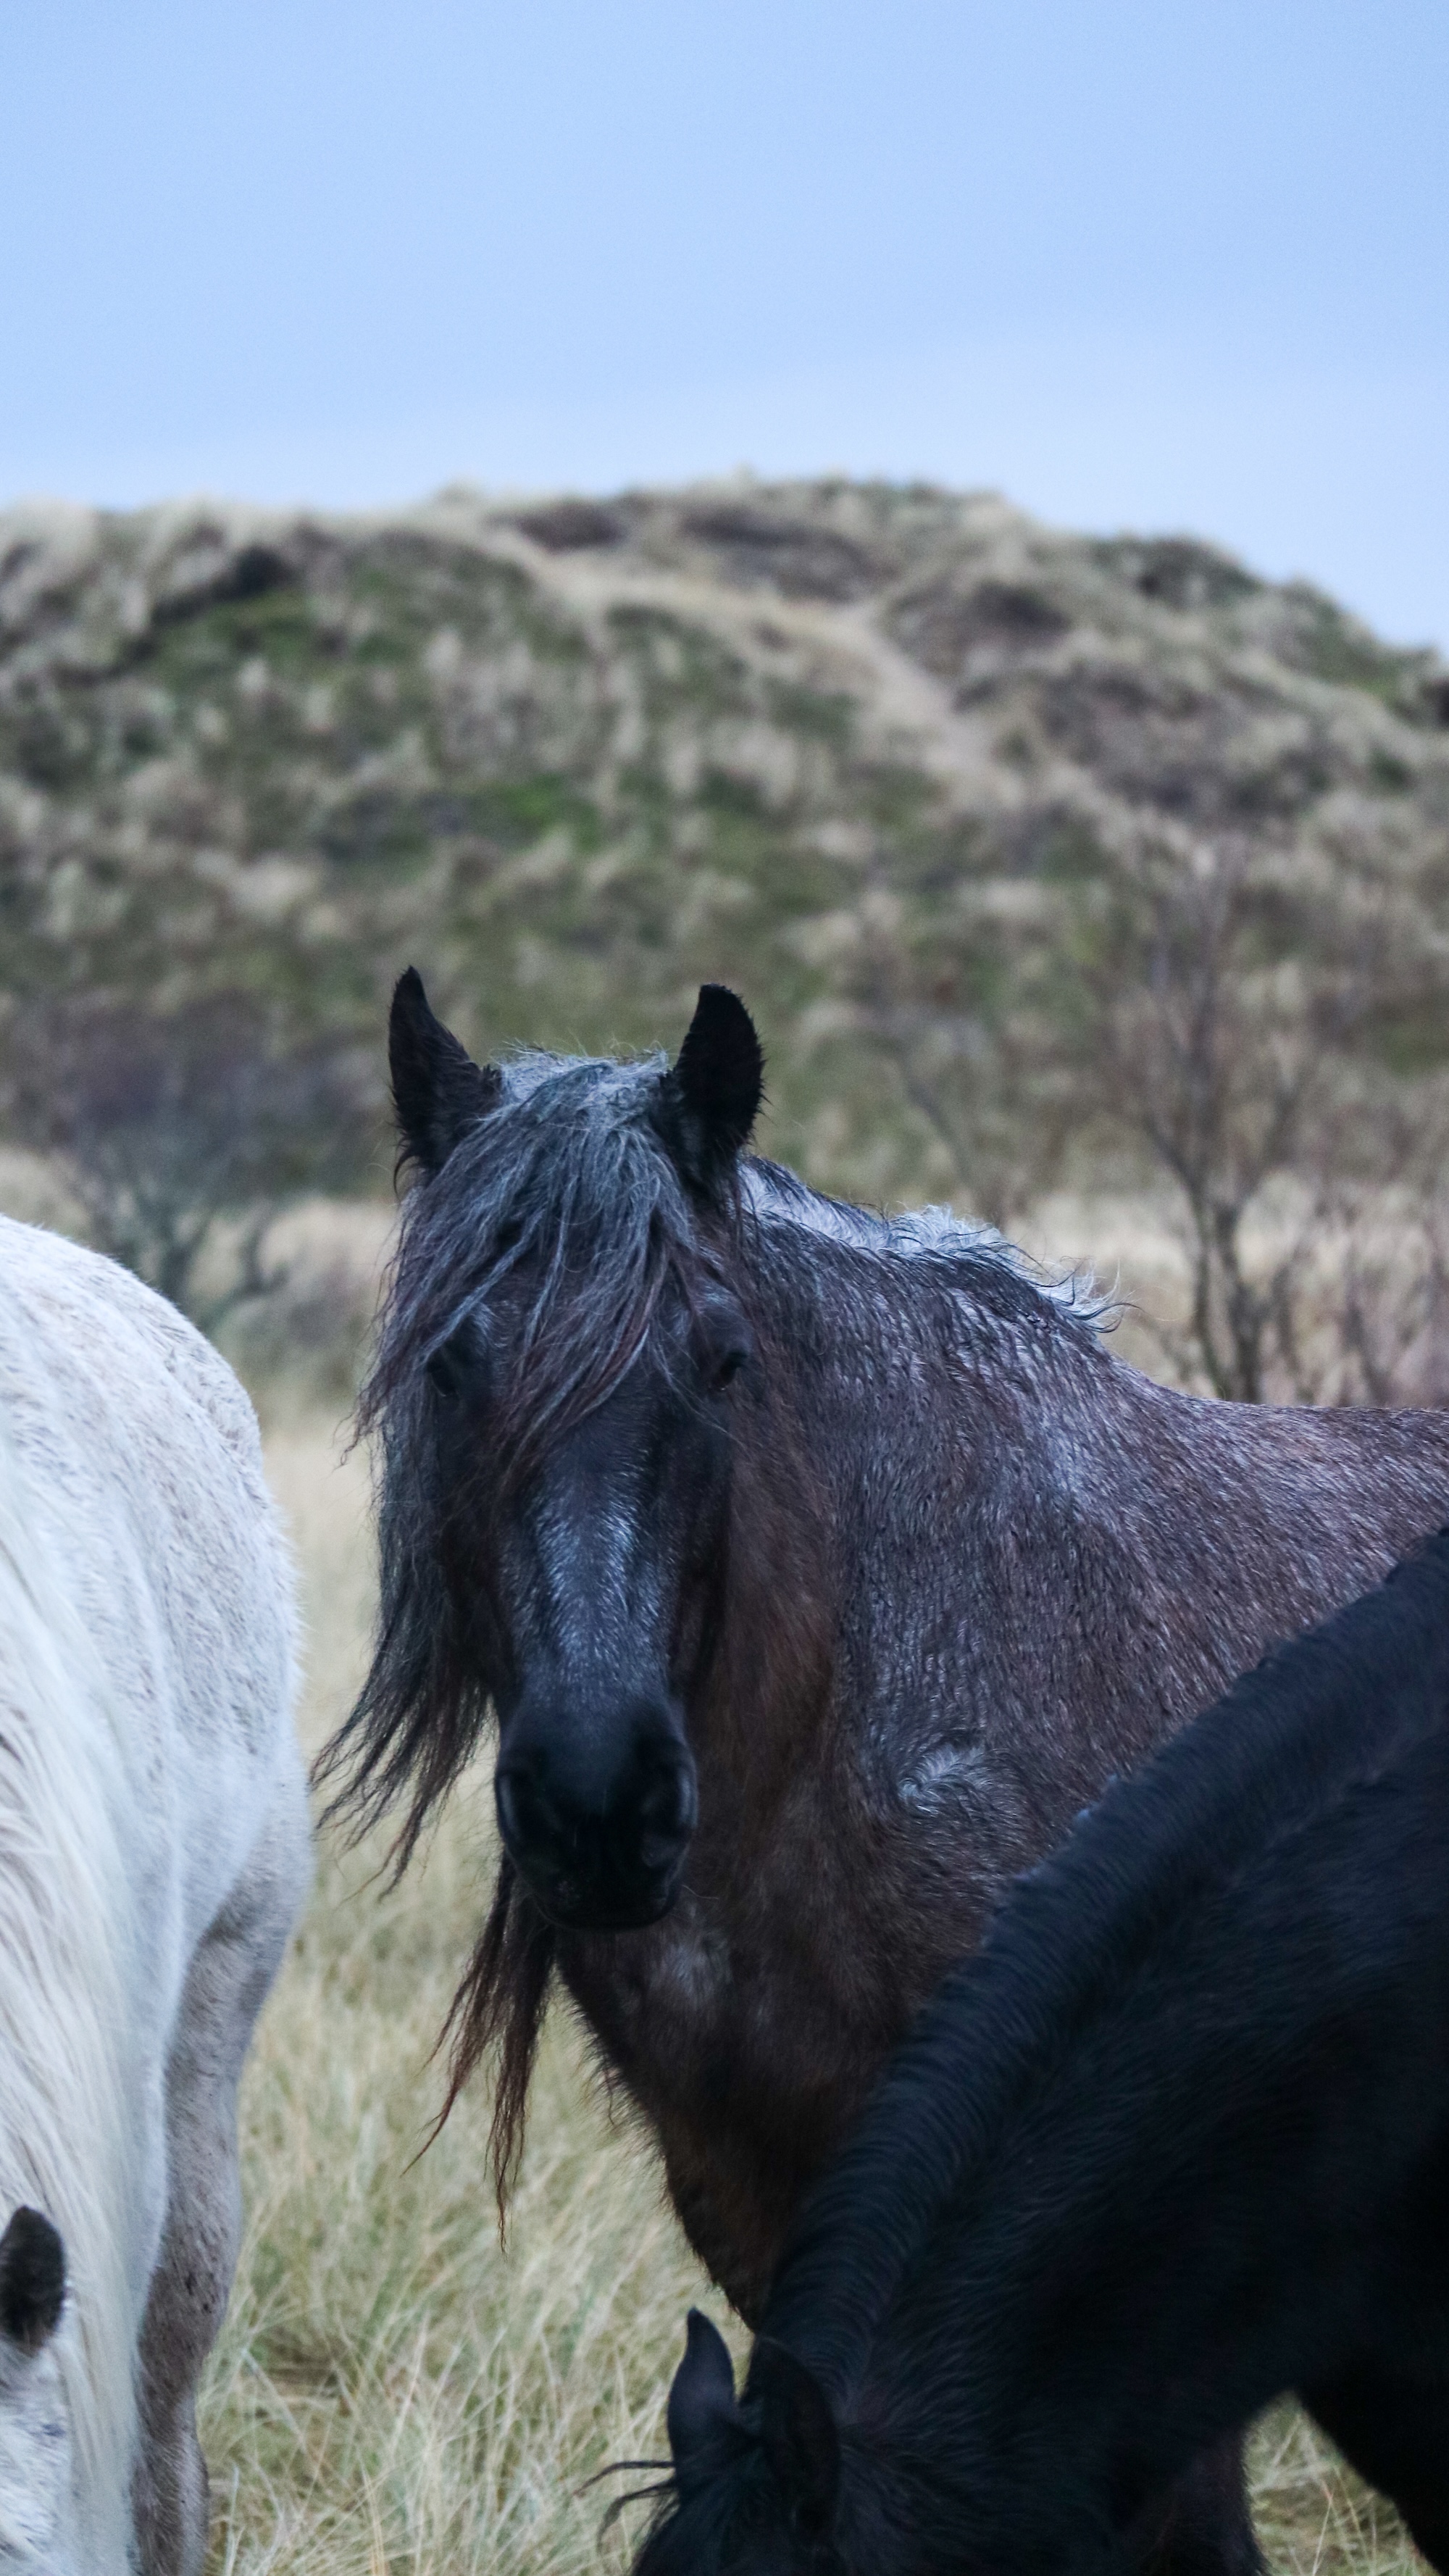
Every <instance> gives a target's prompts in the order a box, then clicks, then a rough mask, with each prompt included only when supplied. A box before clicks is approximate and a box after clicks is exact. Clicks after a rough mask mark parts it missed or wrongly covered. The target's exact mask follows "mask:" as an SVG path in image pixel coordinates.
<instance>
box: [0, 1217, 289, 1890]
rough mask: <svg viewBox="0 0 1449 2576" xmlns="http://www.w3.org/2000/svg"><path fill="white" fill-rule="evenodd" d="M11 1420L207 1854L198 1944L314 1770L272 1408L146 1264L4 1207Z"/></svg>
mask: <svg viewBox="0 0 1449 2576" xmlns="http://www.w3.org/2000/svg"><path fill="white" fill-rule="evenodd" d="M0 1428H3V1431H4V1433H5V1435H6V1438H7V1443H8V1446H9V1448H10V1450H11V1452H12V1454H13V1457H14V1459H15V1461H16V1465H17V1468H18V1472H19V1473H20V1475H21V1477H22V1478H23V1481H24V1485H25V1489H26V1502H27V1509H28V1510H29V1511H30V1512H31V1513H32V1514H33V1515H34V1519H35V1523H36V1528H35V1537H36V1542H37V1545H38V1546H39V1547H40V1548H41V1549H42V1550H43V1551H44V1554H45V1556H46V1558H47V1560H48V1563H49V1566H50V1570H51V1573H52V1575H53V1576H55V1577H57V1578H58V1579H59V1580H60V1581H61V1582H62V1583H63V1584H64V1586H65V1588H66V1591H67V1593H68V1595H69V1597H70V1599H71V1601H72V1603H73V1605H74V1608H75V1610H76V1612H77V1614H78V1617H79V1621H80V1623H81V1625H82V1626H83V1627H84V1629H85V1630H86V1632H87V1633H88V1635H89V1636H90V1638H91V1639H92V1641H93V1642H94V1644H95V1646H96V1648H97V1649H98V1651H99V1653H100V1655H101V1657H102V1659H103V1660H104V1663H105V1665H106V1669H107V1674H108V1678H109V1682H110V1687H111V1696H112V1700H113V1704H114V1705H115V1707H116V1710H117V1714H118V1725H119V1729H120V1732H121V1736H122V1747H121V1750H122V1756H123V1760H124V1763H125V1767H126V1769H127V1771H128V1773H129V1774H130V1777H131V1780H132V1784H133V1786H134V1788H135V1789H136V1790H137V1791H141V1790H143V1789H144V1791H145V1793H146V1795H147V1797H148V1800H149V1801H150V1802H151V1803H152V1809H153V1813H155V1814H157V1815H158V1819H159V1820H161V1821H163V1822H165V1823H166V1824H167V1825H169V1829H170V1832H171V1834H172V1835H173V1837H175V1838H177V1839H179V1840H184V1841H185V1842H186V1843H187V1845H188V1846H189V1848H190V1851H191V1855H192V1864H191V1867H190V1868H189V1869H188V1871H187V1872H186V1873H185V1875H186V1877H187V1878H188V1879H189V1880H191V1881H192V1882H194V1883H192V1884H190V1885H189V1886H188V1887H187V1889H186V1891H185V1896H184V1901H183V1910H184V1913H185V1915H186V1917H187V1929H188V1930H189V1932H190V1934H191V1937H192V1938H193V1939H194V1938H195V1937H196V1936H197V1935H198V1934H199V1932H200V1931H201V1930H202V1929H203V1928H204V1925H205V1921H206V1920H207V1919H208V1918H209V1914H210V1912H211V1911H213V1910H214V1908H215V1905H216V1903H217V1902H218V1901H219V1899H220V1898H221V1897H222V1896H224V1894H225V1881H226V1879H227V1877H228V1875H229V1874H230V1873H231V1872H232V1871H233V1870H234V1869H235V1868H236V1867H239V1866H240V1865H241V1864H242V1862H243V1861H244V1858H245V1853H246V1849H247V1847H248V1845H249V1842H250V1839H251V1837H252V1835H253V1833H254V1832H255V1831H256V1830H258V1829H259V1827H260V1824H261V1821H262V1818H263V1816H264V1813H265V1811H266V1809H267V1807H268V1805H269V1804H270V1803H271V1800H272V1798H273V1796H274V1794H275V1787H276V1784H277V1783H278V1782H285V1781H290V1782H292V1783H293V1784H295V1783H296V1782H297V1781H298V1779H299V1777H300V1772H299V1759H298V1755H297V1751H296V1745H295V1738H294V1735H293V1730H292V1719H291V1709H292V1700H293V1693H294V1669H295V1633H294V1610H293V1585H292V1574H291V1567H290V1563H289V1559H288V1553H287V1549H286V1545H285V1542H284V1539H283V1535H282V1531H281V1528H280V1525H279V1521H278V1518H277V1514H276V1511H275V1508H274V1506H273V1504H272V1502H271V1499H270V1497H269V1495H268V1492H267V1488H266V1483H265V1479H264V1476H263V1472H262V1458H261V1444H260V1440H259V1437H258V1432H257V1426H256V1418H255V1416H254V1414H253V1412H252V1409H251V1406H250V1404H249V1402H248V1400H247V1397H246V1395H245V1393H244V1392H243V1390H242V1388H241V1386H240V1385H239V1384H238V1381H237V1379H236V1378H235V1376H234V1375H233V1373H232V1371H231V1370H230V1369H229V1368H228V1367H227V1365H226V1363H225V1361H224V1360H222V1359H221V1357H220V1356H219V1354H218V1353H217V1352H216V1351H214V1350H213V1349H212V1348H211V1346H210V1345H209V1344H208V1343H207V1342H206V1341H205V1340H203V1338H202V1336H201V1335H200V1334H199V1333H198V1332H196V1331H195V1330H194V1328H193V1327H192V1326H191V1325H190V1324H188V1323H187V1322H186V1320H185V1318H184V1317H183V1316H181V1315H179V1314H178V1313H177V1312H176V1311H175V1309H174V1308H172V1307H170V1306H168V1305H167V1304H166V1303H165V1301H164V1300H163V1299H161V1298H160V1297H157V1296H155V1295H154V1294H153V1293H152V1292H151V1291H150V1290H149V1289H147V1288H145V1287H143V1286H142V1284H141V1283H140V1282H139V1281H138V1280H136V1279H134V1278H133V1277H132V1276H131V1275H130V1273H129V1272H127V1271H124V1270H121V1269H120V1268H118V1267H117V1265H116V1264H115V1263H113V1262H109V1261H106V1260H103V1259H102V1258H101V1257H100V1256H99V1255H97V1254H95V1253H91V1252H87V1251H85V1250H83V1249H82V1248H81V1247H79V1246H78V1245H75V1244H72V1243H68V1242H66V1241H64V1240H63V1239H62V1238H60V1237H58V1236H55V1235H49V1234H45V1233H42V1232H40V1231H39V1230H38V1229H36V1228H34V1227H29V1226H22V1225H17V1224H15V1223H13V1222H10V1221H8V1220H3V1219H0ZM158 1792H159V1801H160V1803H159V1809H158V1808H157V1807H156V1804H155V1801H156V1798H157V1794H158Z"/></svg>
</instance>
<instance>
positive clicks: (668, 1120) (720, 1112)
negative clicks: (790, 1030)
mask: <svg viewBox="0 0 1449 2576" xmlns="http://www.w3.org/2000/svg"><path fill="white" fill-rule="evenodd" d="M764 1087H765V1059H764V1056H763V1054H762V1053H761V1051H760V1041H759V1039H758V1037H757V1036H756V1034H755V1024H754V1021H753V1020H752V1019H751V1017H750V1015H749V1012H748V1011H747V1010H746V1009H745V1006H744V1003H743V1002H742V1001H741V1000H740V997H739V995H738V993H732V992H731V991H730V989H729V986H728V985H727V984H701V986H700V988H699V1000H698V1002H697V1003H696V1004H695V1010H694V1017H693V1019H692V1020H691V1021H690V1023H689V1027H688V1028H687V1029H686V1031H685V1035H684V1044H683V1046H682V1047H681V1048H680V1050H679V1054H678V1057H677V1058H676V1060H675V1062H674V1063H673V1064H672V1065H671V1066H670V1069H669V1071H668V1073H666V1075H665V1076H664V1079H663V1081H662V1083H661V1084H660V1087H659V1105H658V1111H657V1118H658V1124H659V1129H660V1133H661V1134H662V1136H663V1138H664V1141H665V1143H666V1145H667V1146H668V1147H669V1150H670V1153H671V1154H672V1155H673V1157H674V1160H675V1162H676V1163H677V1164H678V1166H679V1169H680V1171H681V1172H682V1173H683V1175H684V1178H685V1180H686V1181H687V1182H688V1183H689V1185H690V1187H691V1189H695V1190H698V1191H699V1192H700V1193H701V1194H702V1196H704V1197H706V1198H708V1197H711V1196H712V1195H713V1193H714V1191H715V1190H716V1189H717V1188H718V1186H719V1184H720V1182H721V1181H722V1180H723V1179H724V1178H725V1175H726V1174H727V1173H728V1171H729V1170H730V1167H731V1165H732V1164H733V1163H734V1161H735V1158H736V1156H737V1155H739V1154H740V1153H742V1152H743V1150H744V1148H745V1146H746V1145H747V1144H748V1143H749V1138H750V1129H751V1128H752V1127H753V1125H754V1123H755V1118H756V1115H757V1113H758V1111H759V1106H760V1102H761V1100H762V1099H763V1098H764Z"/></svg>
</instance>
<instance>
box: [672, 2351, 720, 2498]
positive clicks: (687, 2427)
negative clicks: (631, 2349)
mask: <svg viewBox="0 0 1449 2576" xmlns="http://www.w3.org/2000/svg"><path fill="white" fill-rule="evenodd" d="M734 2412H735V2374H734V2371H733V2369H732V2367H731V2364H730V2357H729V2349H728V2346H727V2345H726V2343H725V2339H724V2336H723V2335H722V2334H721V2333H720V2330H719V2328H718V2326H715V2325H711V2323H710V2321H709V2318H708V2317H707V2316H704V2315H703V2314H702V2313H701V2311H700V2310H699V2309H698V2308H691V2309H690V2311H689V2321H688V2324H687V2326H686V2328H685V2345H684V2359H683V2361H682V2362H681V2363H680V2365H679V2368H678V2369H677V2370H676V2372H675V2374H674V2384H673V2386H672V2388H671V2389H670V2391H669V2413H668V2417H667V2419H666V2420H667V2422H668V2426H669V2449H670V2454H671V2456H672V2458H673V2461H674V2473H675V2476H676V2477H677V2479H678V2480H679V2483H680V2485H681V2486H687V2485H688V2484H689V2474H690V2469H691V2467H692V2466H693V2465H694V2464H695V2463H696V2462H697V2461H698V2457H699V2453H700V2451H701V2449H703V2448H705V2447H707V2446H708V2444H709V2441H710V2436H711V2434H712V2433H714V2432H715V2431H716V2430H717V2428H718V2427H719V2425H720V2424H721V2423H724V2422H732V2421H733V2419H734Z"/></svg>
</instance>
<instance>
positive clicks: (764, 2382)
mask: <svg viewBox="0 0 1449 2576" xmlns="http://www.w3.org/2000/svg"><path fill="white" fill-rule="evenodd" d="M746 2395H747V2396H748V2397H750V2398H752V2399H753V2400H754V2401H755V2403H756V2404H757V2406H758V2408H759V2416H760V2447H761V2449H762V2450H763V2452H764V2454H765V2457H766V2459H767V2460H768V2461H769V2463H770V2467H771V2470H772V2471H773V2473H774V2479H775V2484H776V2485H777V2487H778V2488H779V2490H780V2496H781V2501H782V2502H783V2504H784V2506H785V2508H786V2511H787V2512H788V2513H789V2516H790V2519H791V2522H792V2523H793V2524H794V2525H795V2527H796V2529H797V2530H799V2531H801V2532H803V2533H805V2534H807V2535H808V2536H809V2537H811V2538H812V2539H813V2538H818V2537H820V2536H821V2535H823V2534H824V2533H825V2532H828V2531H829V2529H830V2526H831V2524H832V2523H833V2522H834V2520H835V2508H836V2504H837V2501H838V2499H839V2495H840V2435H839V2432H838V2431H837V2429H836V2423H835V2418H834V2416H833V2415H832V2414H831V2411H830V2401H829V2399H828V2398H827V2396H826V2394H825V2391H824V2389H823V2388H822V2387H821V2385H820V2382H819V2380H818V2379H816V2378H815V2376H814V2375H813V2373H812V2372H810V2371H808V2370H807V2369H806V2367H805V2364H804V2362H803V2361H797V2360H796V2358H795V2355H794V2354H793V2352H787V2351H786V2349H785V2346H784V2345H783V2344H782V2343H771V2342H770V2341H769V2340H768V2339H767V2338H765V2337H762V2338H761V2340H760V2341H759V2342H758V2343H757V2344H756V2346H755V2350H754V2357H753V2359H752V2360H751V2363H750V2380H749V2387H748V2389H747V2391H746Z"/></svg>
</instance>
